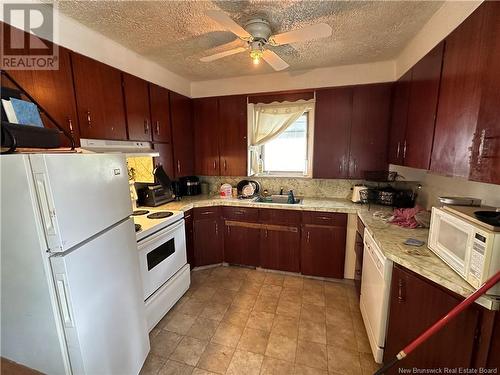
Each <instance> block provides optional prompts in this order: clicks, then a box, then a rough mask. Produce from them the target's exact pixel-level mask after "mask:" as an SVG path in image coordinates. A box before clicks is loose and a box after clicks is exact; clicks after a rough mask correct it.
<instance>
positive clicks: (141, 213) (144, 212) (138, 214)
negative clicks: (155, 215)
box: [132, 210, 149, 216]
mask: <svg viewBox="0 0 500 375" xmlns="http://www.w3.org/2000/svg"><path fill="white" fill-rule="evenodd" d="M146 214H149V211H148V210H135V211H134V212H132V216H140V215H146Z"/></svg>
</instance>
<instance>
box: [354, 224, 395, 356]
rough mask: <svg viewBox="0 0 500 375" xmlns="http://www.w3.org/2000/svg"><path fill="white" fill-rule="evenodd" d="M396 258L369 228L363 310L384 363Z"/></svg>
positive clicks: (375, 351)
mask: <svg viewBox="0 0 500 375" xmlns="http://www.w3.org/2000/svg"><path fill="white" fill-rule="evenodd" d="M391 275H392V261H391V260H389V259H387V258H386V257H385V256H384V254H383V253H382V251H381V250H380V249H379V247H378V246H377V244H376V243H375V241H374V240H373V237H372V236H371V235H370V233H369V232H368V231H367V230H366V229H365V235H364V250H363V268H362V276H361V298H360V302H359V305H360V309H361V315H362V316H363V321H364V323H365V327H366V332H367V334H368V339H369V341H370V346H371V349H372V353H373V357H374V358H375V362H377V363H382V357H383V354H384V345H385V336H386V331H387V314H388V309H389V294H390V290H391Z"/></svg>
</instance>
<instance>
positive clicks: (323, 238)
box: [300, 224, 346, 279]
mask: <svg viewBox="0 0 500 375" xmlns="http://www.w3.org/2000/svg"><path fill="white" fill-rule="evenodd" d="M345 239H346V228H345V227H329V226H324V225H317V224H304V226H303V227H302V248H301V257H300V258H301V271H302V273H303V274H304V275H311V276H321V277H334V278H337V279H343V278H344V262H345Z"/></svg>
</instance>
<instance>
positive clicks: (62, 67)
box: [0, 23, 80, 146]
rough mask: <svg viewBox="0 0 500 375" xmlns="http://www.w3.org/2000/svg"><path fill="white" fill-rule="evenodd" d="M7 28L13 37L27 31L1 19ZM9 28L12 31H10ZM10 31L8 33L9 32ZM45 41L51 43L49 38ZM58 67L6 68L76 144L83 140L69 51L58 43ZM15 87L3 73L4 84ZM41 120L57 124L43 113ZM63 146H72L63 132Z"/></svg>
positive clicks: (1, 24) (45, 122)
mask: <svg viewBox="0 0 500 375" xmlns="http://www.w3.org/2000/svg"><path fill="white" fill-rule="evenodd" d="M0 26H3V27H4V30H5V31H6V32H10V33H11V34H9V35H13V37H14V38H16V36H17V37H19V38H24V34H25V33H24V31H22V30H19V29H17V28H15V27H11V26H10V25H8V24H5V23H0ZM9 30H10V31H9ZM6 35H7V34H6ZM46 43H50V42H48V41H46ZM58 48H59V52H58V54H59V55H58V61H59V68H58V69H57V70H6V71H7V72H8V73H9V75H10V76H11V77H12V78H13V79H14V80H15V81H16V82H17V83H18V84H19V85H20V86H21V87H22V88H23V89H24V90H25V91H26V92H27V93H28V94H29V95H31V96H32V97H33V98H34V99H35V100H36V101H37V102H38V103H39V104H40V105H41V106H42V107H43V108H44V109H45V110H46V111H47V112H48V113H49V115H50V116H52V117H53V118H54V119H55V120H56V121H57V123H58V124H59V125H60V126H62V127H63V128H64V129H65V130H67V131H68V132H69V133H71V134H72V135H73V138H74V140H75V142H76V146H78V145H79V143H80V131H79V127H78V116H77V113H76V103H75V95H74V88H73V78H72V74H71V58H70V51H69V50H67V49H66V48H64V47H58ZM4 85H5V86H8V87H14V86H13V85H12V84H11V82H9V81H8V80H7V79H4V76H2V86H4ZM42 120H43V123H44V125H45V126H46V127H54V125H53V124H52V123H51V121H50V120H49V119H48V118H47V117H46V116H44V115H43V113H42ZM61 142H62V145H64V146H70V142H69V140H68V139H67V138H66V137H65V136H63V135H61Z"/></svg>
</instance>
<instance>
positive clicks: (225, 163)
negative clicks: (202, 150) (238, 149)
mask: <svg viewBox="0 0 500 375" xmlns="http://www.w3.org/2000/svg"><path fill="white" fill-rule="evenodd" d="M226 169H227V162H226V159H224V170H226Z"/></svg>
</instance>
